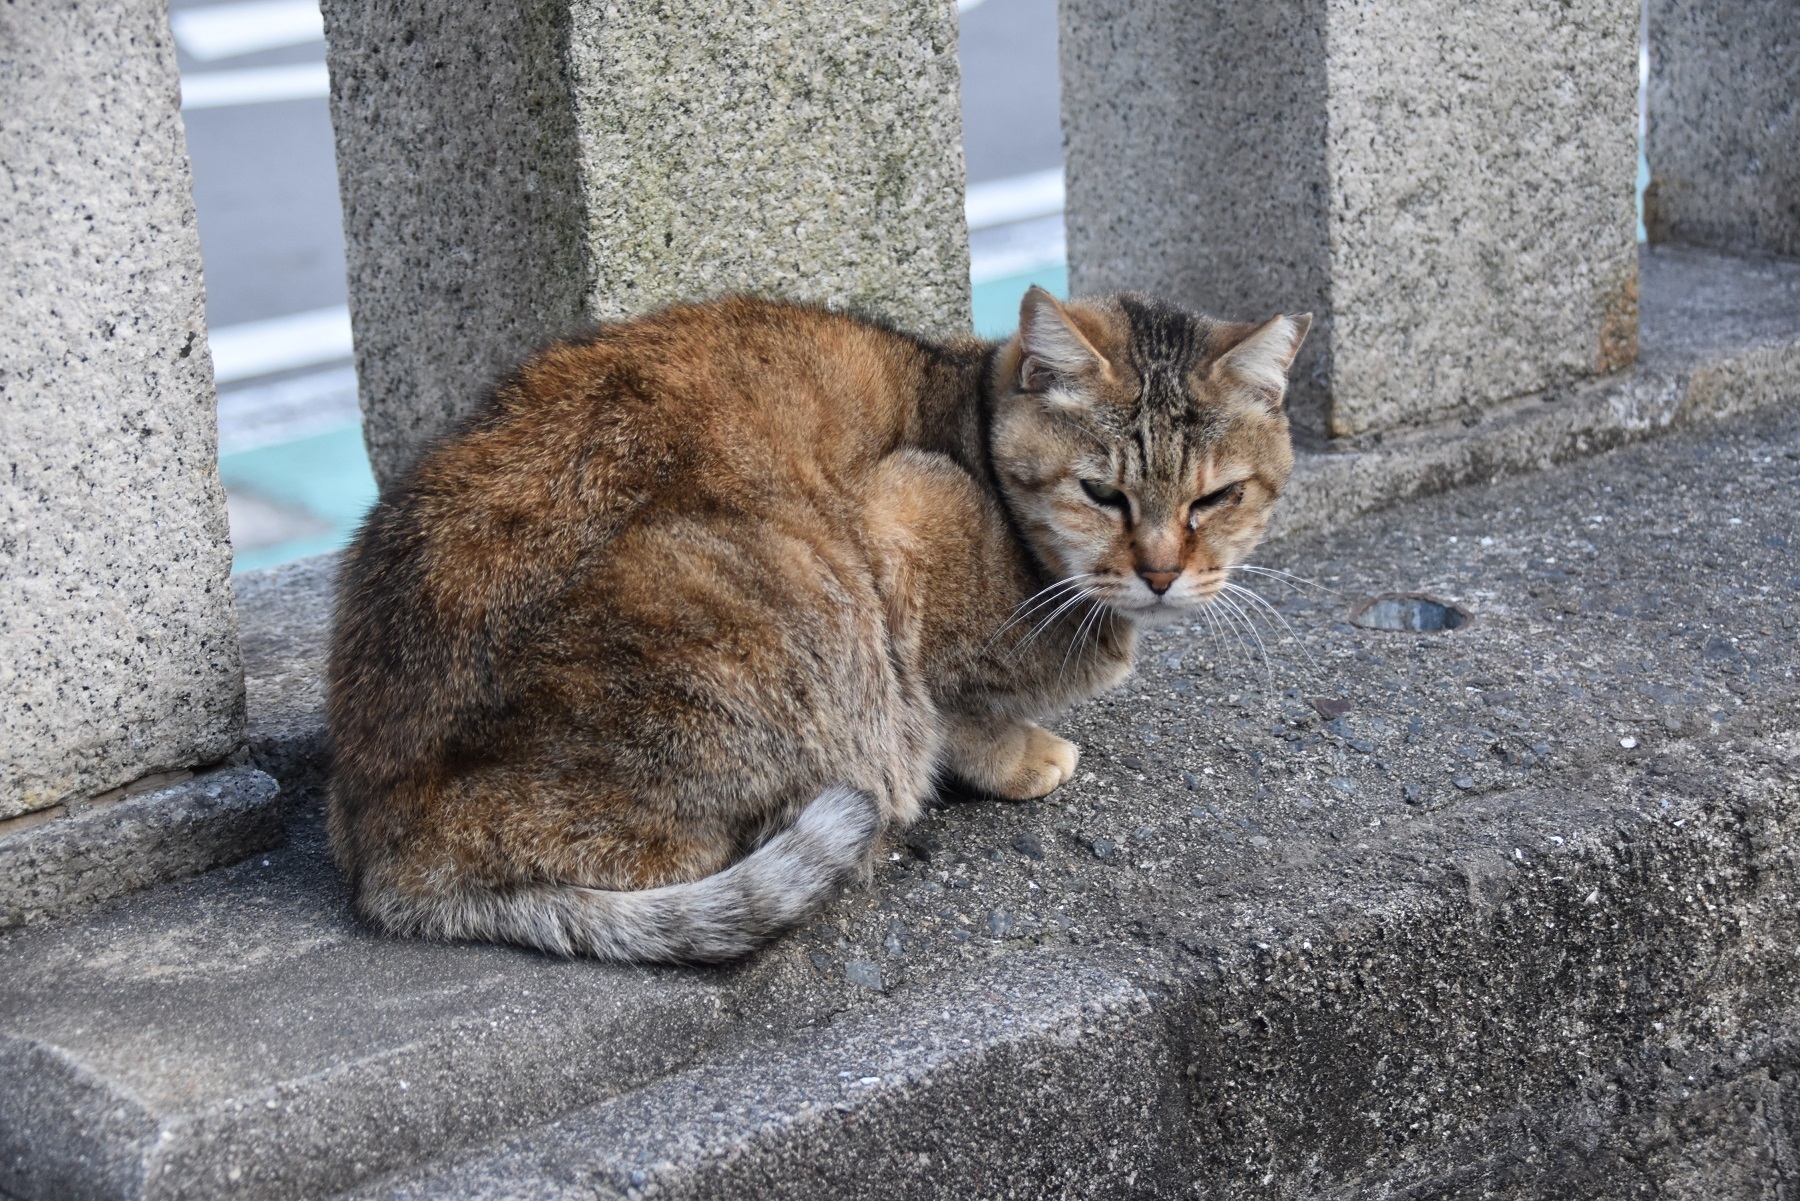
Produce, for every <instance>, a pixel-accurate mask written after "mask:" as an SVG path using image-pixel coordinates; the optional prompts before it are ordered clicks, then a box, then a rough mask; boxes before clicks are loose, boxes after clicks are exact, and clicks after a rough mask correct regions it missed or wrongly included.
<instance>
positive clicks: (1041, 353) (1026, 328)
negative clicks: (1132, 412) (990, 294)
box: [1019, 284, 1112, 392]
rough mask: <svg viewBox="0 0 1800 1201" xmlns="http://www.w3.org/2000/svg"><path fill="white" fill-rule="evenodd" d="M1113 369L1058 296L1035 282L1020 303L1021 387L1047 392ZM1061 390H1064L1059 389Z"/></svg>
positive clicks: (1027, 389)
mask: <svg viewBox="0 0 1800 1201" xmlns="http://www.w3.org/2000/svg"><path fill="white" fill-rule="evenodd" d="M1111 371H1112V364H1110V363H1108V362H1107V361H1106V356H1104V355H1102V354H1101V353H1100V352H1099V351H1098V350H1095V349H1094V344H1093V343H1092V342H1090V341H1088V340H1087V336H1086V335H1085V334H1083V333H1082V332H1081V330H1080V329H1079V328H1077V326H1076V325H1075V322H1074V320H1073V319H1072V318H1071V317H1070V316H1069V311H1068V310H1067V309H1065V308H1063V306H1062V305H1061V304H1059V303H1058V302H1057V299H1056V297H1054V296H1052V295H1050V293H1048V292H1046V291H1044V289H1042V288H1040V287H1038V286H1037V285H1036V284H1033V285H1032V286H1031V287H1030V288H1029V289H1027V290H1026V292H1025V299H1024V300H1022V301H1020V302H1019V388H1020V389H1021V390H1022V391H1025V392H1044V391H1046V390H1047V389H1049V388H1050V387H1051V385H1053V384H1055V383H1057V382H1058V381H1062V382H1065V383H1074V382H1078V381H1080V380H1082V379H1084V378H1089V377H1093V376H1105V375H1108V374H1110V373H1111ZM1059 391H1060V390H1059Z"/></svg>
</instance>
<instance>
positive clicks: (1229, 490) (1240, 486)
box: [1188, 480, 1244, 529]
mask: <svg viewBox="0 0 1800 1201" xmlns="http://www.w3.org/2000/svg"><path fill="white" fill-rule="evenodd" d="M1243 495H1244V481H1243V480H1239V481H1238V482H1237V483H1235V484H1226V485H1225V486H1224V487H1223V488H1219V489H1217V490H1215V491H1212V492H1208V493H1207V494H1206V495H1205V496H1202V497H1201V498H1200V499H1199V500H1197V501H1195V502H1194V503H1193V506H1192V507H1191V508H1189V509H1188V527H1189V528H1190V529H1191V528H1192V527H1194V526H1197V525H1199V524H1200V518H1201V517H1202V516H1204V515H1205V514H1206V513H1208V512H1209V511H1211V510H1213V509H1218V508H1223V507H1224V506H1226V505H1235V504H1236V503H1237V502H1238V501H1239V500H1240V499H1241V498H1242V497H1243Z"/></svg>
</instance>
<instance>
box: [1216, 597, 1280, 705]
mask: <svg viewBox="0 0 1800 1201" xmlns="http://www.w3.org/2000/svg"><path fill="white" fill-rule="evenodd" d="M1213 599H1214V600H1216V601H1217V602H1218V603H1219V604H1221V605H1223V606H1225V608H1224V613H1229V614H1231V616H1232V617H1233V619H1234V620H1236V621H1238V622H1241V623H1242V624H1243V627H1244V629H1245V630H1247V631H1249V633H1250V637H1251V638H1252V639H1254V640H1255V642H1256V649H1257V651H1258V653H1260V654H1261V655H1262V661H1263V675H1264V676H1265V677H1266V680H1267V684H1268V687H1269V688H1270V689H1273V688H1274V687H1275V665H1274V663H1273V661H1272V660H1270V658H1269V648H1268V647H1267V646H1266V645H1265V644H1264V643H1263V640H1262V632H1261V631H1260V630H1258V629H1257V628H1256V623H1255V622H1253V621H1251V620H1250V615H1249V614H1247V613H1245V612H1244V610H1243V607H1242V606H1241V605H1239V604H1238V603H1237V602H1236V601H1235V600H1233V599H1231V597H1229V596H1227V595H1225V593H1223V592H1219V593H1216V594H1215V595H1214V598H1213Z"/></svg>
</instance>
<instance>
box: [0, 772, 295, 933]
mask: <svg viewBox="0 0 1800 1201" xmlns="http://www.w3.org/2000/svg"><path fill="white" fill-rule="evenodd" d="M180 774H181V775H183V776H186V775H188V773H186V772H182V773H180ZM120 791H121V793H124V795H110V796H107V797H104V798H97V799H95V800H93V801H87V802H77V803H76V804H73V805H70V806H67V807H59V808H62V809H63V811H62V812H59V813H57V814H56V816H55V817H54V818H53V819H52V820H49V821H45V822H42V823H39V824H34V825H32V826H31V828H30V829H27V830H21V831H18V832H16V833H7V834H4V835H0V930H6V929H10V928H12V927H14V926H23V925H26V924H28V923H32V922H39V921H43V920H45V919H47V918H51V917H60V916H61V915H63V914H65V913H69V912H72V911H74V910H77V909H82V908H86V907H88V906H90V905H94V904H96V903H98V902H100V901H104V900H108V899H110V898H112V897H116V896H120V895H122V894H124V893H128V892H131V891H133V890H135V889H139V888H145V887H148V886H149V885H152V884H161V883H163V882H164V881H165V880H179V879H181V878H182V877H184V876H193V875H198V874H199V873H200V872H204V871H208V870H210V869H212V868H215V867H222V866H224V865H225V864H227V863H235V862H237V861H238V860H239V859H242V858H243V857H244V856H246V855H249V854H251V853H252V852H255V851H266V850H268V849H269V848H270V847H273V846H277V845H279V844H280V842H281V839H282V823H281V802H280V799H279V794H280V791H281V790H280V788H279V786H277V785H276V783H275V781H274V780H273V779H272V778H271V777H269V776H268V775H266V774H264V773H263V772H260V771H258V770H256V769H255V768H253V767H243V766H238V767H226V768H220V769H219V770H217V771H210V772H206V773H204V774H202V775H199V776H195V777H192V778H190V779H185V780H176V781H174V782H171V783H169V784H168V785H167V786H166V787H160V788H149V789H146V790H145V791H142V792H127V791H126V790H120Z"/></svg>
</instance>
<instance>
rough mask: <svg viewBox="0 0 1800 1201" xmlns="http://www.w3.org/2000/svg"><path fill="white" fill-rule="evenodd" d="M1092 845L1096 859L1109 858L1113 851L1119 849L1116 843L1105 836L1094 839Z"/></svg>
mask: <svg viewBox="0 0 1800 1201" xmlns="http://www.w3.org/2000/svg"><path fill="white" fill-rule="evenodd" d="M1092 846H1093V850H1094V858H1096V859H1110V858H1112V855H1113V852H1114V851H1116V850H1118V849H1119V848H1118V846H1117V844H1115V843H1113V842H1112V841H1111V840H1110V839H1105V838H1096V839H1094V841H1093V843H1092Z"/></svg>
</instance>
